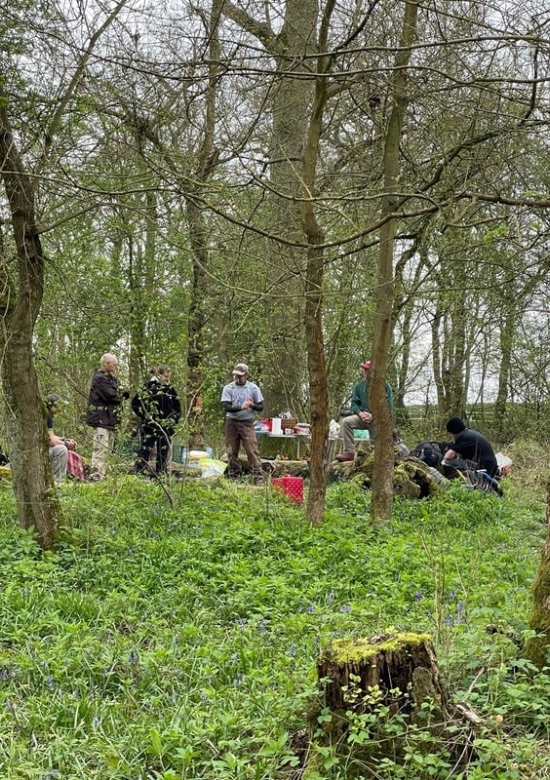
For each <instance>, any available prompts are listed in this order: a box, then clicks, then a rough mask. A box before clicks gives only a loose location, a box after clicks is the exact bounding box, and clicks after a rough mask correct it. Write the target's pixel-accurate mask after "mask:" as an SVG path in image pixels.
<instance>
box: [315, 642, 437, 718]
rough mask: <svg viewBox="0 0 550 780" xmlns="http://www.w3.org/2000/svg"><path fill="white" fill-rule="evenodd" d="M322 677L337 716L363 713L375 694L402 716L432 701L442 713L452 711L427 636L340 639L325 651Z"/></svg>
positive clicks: (326, 701)
mask: <svg viewBox="0 0 550 780" xmlns="http://www.w3.org/2000/svg"><path fill="white" fill-rule="evenodd" d="M317 676H318V679H319V680H320V681H322V682H321V685H322V696H323V704H324V706H325V707H327V708H328V709H329V710H331V711H332V712H342V711H346V710H348V709H356V710H357V709H359V710H361V709H363V710H364V709H365V707H368V703H366V701H368V696H369V693H372V690H373V689H376V688H377V689H380V691H381V693H382V697H383V700H384V701H387V703H388V704H390V707H393V708H395V709H396V710H397V709H399V710H400V711H401V712H405V713H410V712H412V711H413V710H414V708H415V707H418V706H419V705H420V704H421V703H422V701H424V700H425V699H427V698H431V699H435V700H437V701H438V703H439V707H440V709H441V710H442V711H446V708H447V694H446V693H445V691H444V689H443V685H442V683H441V680H440V675H439V668H438V666H437V661H436V657H435V652H434V649H433V647H432V644H431V641H430V638H429V637H428V636H427V635H424V634H398V633H388V634H387V635H380V636H375V637H371V638H370V639H336V640H335V641H334V642H333V643H332V644H331V645H329V646H328V647H326V648H324V649H323V650H322V652H321V656H320V659H319V661H318V662H317ZM327 681H328V682H327Z"/></svg>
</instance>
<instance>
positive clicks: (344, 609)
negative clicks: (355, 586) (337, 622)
mask: <svg viewBox="0 0 550 780" xmlns="http://www.w3.org/2000/svg"><path fill="white" fill-rule="evenodd" d="M342 612H351V607H350V605H349V604H344V606H343V607H342Z"/></svg>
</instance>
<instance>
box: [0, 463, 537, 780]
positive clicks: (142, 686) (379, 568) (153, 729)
mask: <svg viewBox="0 0 550 780" xmlns="http://www.w3.org/2000/svg"><path fill="white" fill-rule="evenodd" d="M2 491H3V492H0V517H2V518H3V519H2V520H1V521H0V523H1V525H0V537H1V538H0V593H1V599H0V770H1V771H0V776H2V777H3V778H7V780H31V779H32V780H54V778H59V779H60V780H76V779H77V778H78V780H107V779H108V778H113V779H116V780H176V779H177V778H185V779H193V780H195V779H196V780H199V778H200V779H201V780H229V779H231V780H237V779H238V780H248V779H250V780H268V779H269V780H276V779H279V778H281V780H282V779H283V778H288V779H289V780H292V779H293V778H300V777H302V776H303V778H304V780H308V778H309V780H323V778H335V779H336V778H341V779H342V780H344V779H345V778H348V777H352V776H353V777H357V776H358V775H357V771H356V770H355V773H354V774H352V772H351V769H350V768H349V767H347V766H346V765H345V764H343V763H341V762H339V760H338V758H337V757H336V756H335V755H334V754H332V753H331V752H330V751H328V752H327V750H324V752H323V750H322V749H321V748H319V754H318V755H317V756H316V757H315V758H316V760H315V761H313V762H312V766H315V767H317V768H316V769H311V770H308V771H307V772H305V773H301V772H300V771H299V768H298V764H299V756H298V755H297V752H296V749H295V741H294V737H293V735H295V734H297V733H299V732H300V730H301V729H303V728H304V727H305V725H306V722H307V717H308V712H310V711H312V708H314V706H315V700H316V695H317V683H316V667H315V664H316V659H317V657H318V655H319V650H320V648H321V647H323V646H325V645H326V644H328V643H329V642H331V641H333V640H334V639H337V638H360V637H361V638H365V637H366V638H368V637H370V636H372V635H373V634H376V633H379V632H382V631H384V630H386V629H387V628H388V627H390V626H393V627H395V628H396V629H397V630H399V631H405V632H407V631H414V632H422V633H427V634H429V635H430V636H431V637H432V638H433V642H434V644H435V648H436V652H437V654H438V659H439V662H440V665H441V668H442V673H443V676H444V680H445V684H446V685H447V687H448V689H449V690H450V691H451V693H452V695H453V697H454V698H455V699H456V700H457V701H459V700H460V701H466V702H467V703H468V704H469V705H470V706H471V707H472V708H473V709H474V710H475V711H476V712H477V713H478V714H479V716H480V717H481V718H482V719H483V721H484V723H485V724H487V728H486V729H485V728H482V729H481V730H480V731H479V733H478V744H477V748H478V751H477V755H476V758H475V760H474V761H473V763H470V765H469V766H468V767H467V769H464V768H462V769H461V770H459V769H457V768H455V769H453V767H452V766H450V765H449V763H448V762H445V761H444V760H443V759H441V760H439V759H438V760H437V761H436V760H434V761H431V762H430V761H427V759H426V750H425V746H424V749H423V750H420V749H419V750H418V751H416V752H415V750H413V751H412V754H411V755H413V759H411V760H413V761H414V760H415V759H414V757H415V756H416V760H417V766H416V769H415V770H414V772H413V773H412V774H411V773H410V772H409V774H408V775H407V774H406V775H399V773H398V769H397V768H396V767H395V766H393V767H392V766H390V765H388V764H387V763H386V764H384V763H382V764H381V765H380V766H379V767H378V769H377V772H376V776H377V777H379V778H381V779H382V780H391V779H392V778H397V777H399V776H403V777H410V778H423V777H435V778H441V779H443V778H447V777H449V778H450V777H461V778H470V780H484V779H485V778H497V780H498V779H500V780H513V778H537V777H540V778H543V777H548V772H549V771H550V769H549V768H550V751H549V747H548V744H549V735H548V725H547V724H548V722H549V721H550V677H548V678H547V677H546V676H545V674H544V673H543V674H539V675H535V676H533V674H532V670H529V669H525V668H524V667H525V664H524V663H522V662H521V660H520V661H519V662H518V661H517V658H516V656H517V648H516V644H515V643H514V640H515V641H517V638H518V637H519V638H520V639H521V638H522V637H525V636H526V635H527V619H528V615H529V610H530V605H531V592H530V587H531V584H532V582H533V579H534V575H535V571H536V567H537V565H538V560H539V556H540V550H541V547H542V543H543V540H544V533H545V527H544V522H543V521H544V511H543V510H544V507H543V506H542V504H541V503H540V501H539V502H537V501H529V500H524V497H523V496H522V493H521V490H520V489H519V487H516V486H514V484H513V482H512V483H510V484H509V485H508V486H507V488H506V495H505V497H504V499H502V500H499V499H496V498H492V497H490V496H487V495H485V494H482V493H476V492H468V491H466V490H465V489H463V488H461V487H460V486H457V487H456V488H454V487H453V488H452V489H450V490H448V491H447V492H445V493H444V494H443V495H442V496H441V497H440V498H437V499H434V500H431V501H430V502H422V501H414V502H401V503H399V502H398V503H396V505H395V511H394V518H393V521H392V522H391V524H389V525H388V526H387V527H382V528H380V527H377V528H373V527H371V525H370V523H369V518H368V505H369V495H368V493H365V492H362V491H361V490H359V489H358V488H356V487H354V486H352V485H346V484H339V485H335V486H332V487H331V488H330V490H329V493H328V496H327V510H326V521H325V522H324V523H323V524H322V525H320V526H317V527H310V526H309V525H307V524H306V523H305V522H304V509H303V508H300V507H296V506H295V505H293V504H290V503H289V502H288V501H287V500H286V499H285V498H284V497H282V496H279V495H277V494H273V493H272V492H271V491H270V490H269V488H265V489H260V490H258V489H253V488H249V487H246V486H234V485H230V484H227V483H225V482H223V483H220V484H218V485H202V484H197V483H196V482H194V483H188V484H185V485H183V486H177V487H176V489H175V493H174V501H175V503H174V506H173V507H172V506H170V504H169V503H168V502H167V500H166V496H165V495H164V493H163V492H162V490H161V489H160V488H159V487H157V486H155V485H152V484H146V483H142V482H140V481H138V480H137V479H135V478H133V477H128V478H126V479H124V480H122V481H119V482H116V483H115V482H110V481H107V482H106V483H101V484H94V485H76V484H75V485H70V486H67V487H65V488H64V489H63V492H62V494H61V500H62V502H63V505H64V510H65V513H66V515H67V517H68V518H69V519H70V522H71V538H70V542H69V541H66V542H63V543H62V544H60V545H59V546H58V547H57V549H56V550H55V551H53V552H49V553H46V554H41V553H40V551H39V550H38V548H37V546H36V545H35V543H34V541H33V539H32V537H31V536H30V535H29V534H28V533H26V532H24V531H22V530H21V529H20V528H19V527H18V526H17V524H16V522H15V507H14V503H13V500H12V497H11V493H10V491H9V488H6V487H5V488H2ZM488 625H491V626H493V629H491V631H492V633H489V632H488V631H487V630H486V627H487V626H488ZM510 637H512V638H510ZM312 749H313V750H315V748H312ZM430 755H433V756H437V755H438V753H437V747H436V746H433V747H432V749H431V753H430ZM399 771H401V770H399ZM359 776H362V775H361V774H359ZM364 776H365V777H371V776H372V773H370V771H369V773H368V774H365V775H364Z"/></svg>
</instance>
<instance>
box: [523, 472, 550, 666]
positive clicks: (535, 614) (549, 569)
mask: <svg viewBox="0 0 550 780" xmlns="http://www.w3.org/2000/svg"><path fill="white" fill-rule="evenodd" d="M546 525H547V535H546V542H545V543H544V547H543V548H542V555H541V560H540V564H539V568H538V571H537V576H536V579H535V585H534V589H533V609H532V611H531V616H530V618H529V627H530V628H531V629H532V630H533V631H536V632H537V635H536V636H534V637H532V638H531V639H529V640H528V641H527V643H526V645H525V648H524V651H523V656H524V657H525V658H528V659H529V660H530V661H531V662H532V663H534V664H535V666H537V667H538V668H539V669H542V667H543V666H548V651H549V650H550V480H549V481H548V484H547V490H546Z"/></svg>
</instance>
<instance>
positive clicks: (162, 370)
mask: <svg viewBox="0 0 550 780" xmlns="http://www.w3.org/2000/svg"><path fill="white" fill-rule="evenodd" d="M151 374H152V376H151V379H150V380H149V382H148V383H147V385H146V387H145V388H144V389H143V390H142V391H141V393H138V394H137V395H135V396H134V397H133V398H132V409H133V411H134V414H136V415H137V416H138V417H139V418H140V421H141V422H140V437H141V446H140V449H139V452H138V457H137V461H136V467H135V471H136V474H140V473H141V472H143V471H145V470H146V469H147V468H148V463H149V459H150V458H151V453H152V452H153V450H154V449H155V447H156V448H157V462H156V468H155V470H156V473H157V474H165V473H166V471H167V468H168V459H169V455H170V446H171V443H172V436H173V435H174V432H175V430H176V425H177V423H178V420H179V419H180V417H181V403H180V400H179V398H178V394H177V392H176V389H175V388H174V387H172V385H171V384H170V369H169V368H168V366H165V365H160V366H158V367H157V368H152V369H151Z"/></svg>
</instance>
